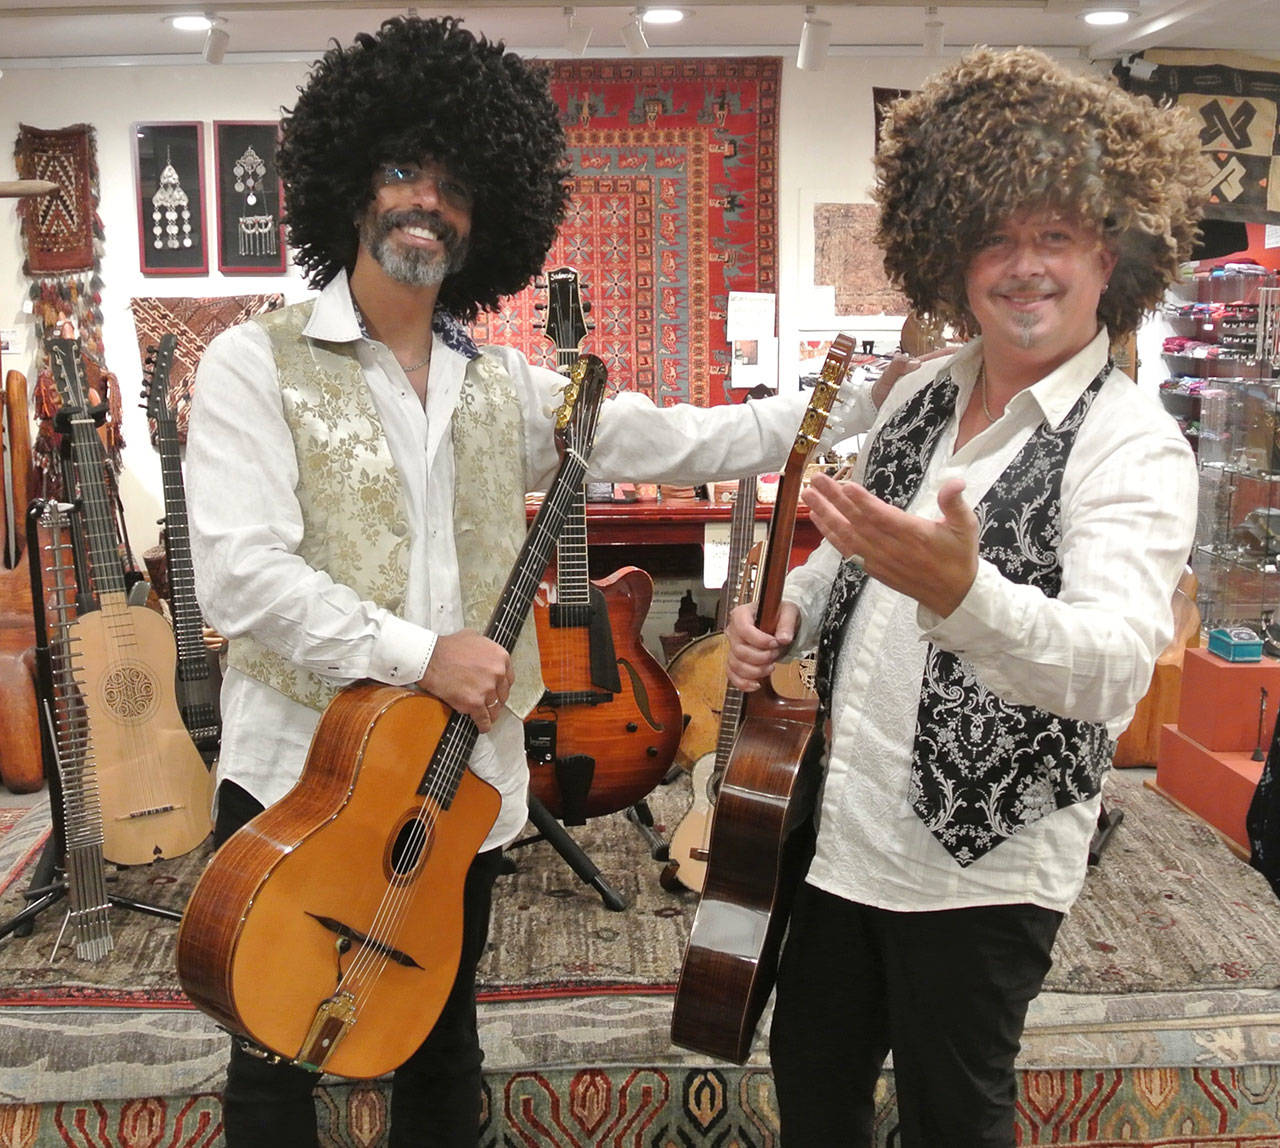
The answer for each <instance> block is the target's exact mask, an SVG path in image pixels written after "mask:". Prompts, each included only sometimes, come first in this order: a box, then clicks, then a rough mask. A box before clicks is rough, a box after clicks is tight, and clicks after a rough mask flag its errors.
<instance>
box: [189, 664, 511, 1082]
mask: <svg viewBox="0 0 1280 1148" xmlns="http://www.w3.org/2000/svg"><path fill="white" fill-rule="evenodd" d="M449 714H450V711H449V709H448V708H447V707H446V706H445V705H444V703H442V702H440V701H439V700H438V699H436V698H433V697H430V696H429V695H426V694H420V693H415V692H413V691H410V690H405V689H401V688H398V687H395V686H385V685H379V684H376V683H362V684H360V685H356V686H352V687H350V688H348V689H346V690H344V691H343V692H342V693H340V694H338V696H337V697H336V698H335V699H334V700H333V701H332V702H331V703H330V704H329V706H328V708H327V709H326V710H325V713H324V716H323V717H322V718H321V721H320V725H319V727H318V728H317V730H316V734H315V737H314V739H313V740H312V743H311V751H310V753H309V754H308V756H307V762H306V765H305V767H304V769H303V773H302V777H301V779H300V780H299V781H298V783H297V785H296V786H295V787H294V788H293V789H292V790H290V791H289V793H288V794H286V795H285V797H284V798H283V799H281V800H280V801H279V802H277V803H276V804H274V805H272V806H271V807H269V808H268V809H266V810H265V811H264V812H262V813H261V814H259V815H258V816H257V817H255V818H254V819H253V820H252V821H250V822H249V824H248V825H246V826H245V827H244V828H243V829H241V830H240V831H239V832H238V833H235V834H233V835H232V837H231V838H230V839H229V840H228V841H227V842H226V843H225V844H224V845H223V846H222V847H221V848H220V849H219V850H218V852H217V853H216V854H214V857H213V860H212V861H211V862H210V864H209V866H208V868H207V869H206V870H205V872H204V874H203V875H202V876H201V878H200V880H199V881H198V882H197V884H196V887H195V890H194V891H193V892H192V895H191V900H190V901H189V903H188V905H187V910H186V913H185V915H184V916H183V919H182V926H181V929H180V930H179V933H178V945H177V963H178V978H179V980H180V982H181V984H182V987H183V990H184V991H185V992H186V993H187V995H188V996H189V997H191V999H192V1000H193V1001H194V1002H195V1003H196V1004H197V1005H198V1006H199V1007H200V1008H202V1009H203V1010H205V1011H206V1012H208V1013H210V1014H211V1015H212V1016H213V1017H214V1018H215V1019H217V1020H218V1021H219V1022H220V1023H222V1024H224V1025H226V1026H227V1027H228V1028H231V1029H233V1030H234V1031H236V1032H238V1033H241V1034H243V1035H244V1036H247V1037H248V1038H249V1039H250V1040H252V1041H253V1042H254V1043H255V1044H258V1045H260V1046H262V1047H263V1048H266V1049H269V1050H270V1051H272V1052H275V1053H277V1054H279V1055H281V1056H284V1057H287V1058H290V1059H294V1058H300V1059H302V1060H303V1061H306V1062H308V1063H312V1064H314V1063H315V1059H316V1058H317V1053H316V1050H315V1049H312V1050H310V1051H307V1050H306V1047H305V1046H306V1045H307V1038H308V1032H309V1030H310V1029H311V1027H312V1022H313V1019H314V1018H315V1016H316V1013H317V1010H318V1009H320V1007H321V1006H322V1005H323V1004H324V1003H325V1002H326V1001H327V1000H329V999H330V998H331V997H333V996H334V994H335V989H338V988H340V989H342V990H344V991H346V990H349V991H350V992H351V994H352V997H353V1000H354V1001H355V1010H356V1011H355V1016H354V1019H353V1023H351V1024H350V1026H349V1027H348V1028H347V1031H346V1033H345V1034H344V1035H343V1036H342V1039H341V1040H338V1041H336V1043H335V1045H334V1049H333V1052H332V1054H331V1056H330V1058H329V1059H328V1060H327V1062H326V1063H325V1064H324V1069H325V1071H327V1072H335V1073H337V1074H339V1075H341V1076H352V1077H361V1078H367V1077H373V1076H379V1075H381V1074H382V1073H384V1072H388V1071H390V1070H392V1069H394V1068H396V1067H397V1066H398V1065H400V1064H403V1063H404V1061H406V1060H407V1059H408V1058H409V1056H411V1055H412V1054H413V1053H414V1052H415V1051H416V1050H417V1048H418V1046H419V1045H420V1044H421V1043H422V1041H423V1040H424V1039H426V1037H427V1034H428V1033H429V1032H430V1031H431V1028H432V1026H433V1025H434V1024H435V1021H436V1018H437V1017H438V1016H439V1015H440V1010H441V1009H442V1008H443V1007H444V1002H445V999H446V998H447V996H448V994H449V989H450V988H451V986H452V984H453V980H454V977H455V976H456V975H457V968H458V957H459V953H460V951H461V944H462V889H463V881H464V878H465V876H466V871H467V868H468V867H469V865H470V864H471V861H472V859H473V858H474V857H475V855H476V853H477V851H478V850H479V848H480V846H481V844H483V842H484V838H485V836H486V835H487V834H488V832H489V830H490V828H491V827H492V826H493V823H494V821H496V820H497V816H498V808H499V805H500V803H501V799H500V797H499V795H498V792H497V791H496V790H495V789H494V788H493V787H492V786H490V785H488V784H487V783H485V782H483V781H481V780H480V779H479V778H477V777H476V776H475V775H474V774H472V773H471V772H470V771H467V772H465V773H464V774H463V776H462V781H461V783H460V784H459V786H458V789H457V792H456V794H455V796H454V798H453V800H452V802H450V803H449V806H448V808H447V809H441V808H440V807H439V806H438V805H436V804H435V803H433V802H431V801H430V800H429V799H424V798H423V797H420V796H418V794H417V792H416V790H417V787H418V785H419V782H420V781H421V778H422V766H423V762H424V758H425V757H426V756H427V755H426V754H425V753H424V748H425V749H426V750H430V748H431V747H432V746H433V745H434V744H435V743H436V741H438V739H439V737H440V733H441V731H442V730H443V728H444V725H445V722H446V720H447V719H448V717H449ZM424 806H425V807H427V808H428V809H429V810H430V812H431V814H432V817H431V818H430V820H431V821H432V823H433V825H432V829H431V831H430V833H429V835H428V838H427V840H426V842H425V844H424V845H423V847H422V848H421V850H420V851H417V852H412V851H406V850H405V848H404V841H403V835H404V831H405V827H406V826H407V825H409V824H410V823H411V822H412V821H413V819H414V818H415V816H417V815H418V814H419V812H420V811H421V810H422V809H423V808H424ZM397 899H398V909H397V911H396V913H395V914H394V915H393V917H392V918H390V919H388V917H387V916H386V913H385V909H384V908H383V906H384V901H386V900H397ZM339 928H343V929H345V930H348V931H349V932H348V935H349V936H357V937H360V938H372V939H373V941H375V942H381V943H382V944H383V945H385V946H387V947H389V948H391V949H394V950H396V951H398V952H399V953H403V954H405V956H406V958H407V962H398V961H396V960H390V959H379V954H378V952H377V951H376V950H375V948H374V947H373V946H371V945H369V944H366V943H363V942H362V941H361V940H353V941H351V942H350V943H349V944H345V945H344V943H343V942H342V941H341V939H340V937H339V934H338V931H337V930H338V929H339ZM361 1022H363V1023H361Z"/></svg>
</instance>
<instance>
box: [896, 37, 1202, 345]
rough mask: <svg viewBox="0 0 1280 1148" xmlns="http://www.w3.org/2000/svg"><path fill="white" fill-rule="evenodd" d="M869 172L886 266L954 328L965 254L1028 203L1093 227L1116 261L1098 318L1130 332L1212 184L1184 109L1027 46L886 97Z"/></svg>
mask: <svg viewBox="0 0 1280 1148" xmlns="http://www.w3.org/2000/svg"><path fill="white" fill-rule="evenodd" d="M876 169H877V179H876V187H875V192H874V196H875V200H876V203H877V204H878V205H879V207H880V223H879V229H878V232H877V236H876V238H877V240H878V242H879V243H880V245H881V246H882V248H883V249H884V252H885V259H884V264H885V270H886V271H887V272H888V274H889V276H890V278H891V279H892V280H893V282H894V283H895V284H896V285H897V286H898V287H899V288H900V289H901V290H902V291H903V292H904V293H905V294H906V296H907V298H908V299H909V300H910V301H911V303H912V305H913V306H914V307H915V309H916V310H917V311H919V312H921V313H922V314H925V315H928V316H930V317H932V318H934V319H936V320H941V321H945V322H948V323H951V324H952V325H954V326H955V327H956V328H957V329H958V330H959V331H961V332H962V333H964V334H965V335H974V334H976V333H977V323H976V321H975V319H974V317H973V315H972V313H971V312H970V310H969V307H968V304H967V302H966V300H965V292H964V272H965V267H966V266H967V264H968V260H969V258H970V256H971V255H972V254H973V253H974V252H975V251H976V250H977V244H978V242H979V240H980V239H981V238H982V237H983V236H984V235H985V234H987V233H988V232H989V231H990V230H991V229H992V228H993V227H995V226H998V225H999V224H1000V223H1002V222H1003V221H1004V220H1006V219H1007V218H1008V217H1009V216H1010V215H1012V214H1013V213H1014V212H1016V211H1020V210H1025V209H1032V210H1041V209H1046V210H1051V211H1060V212H1062V213H1063V214H1064V215H1068V216H1072V217H1075V218H1076V219H1078V220H1080V221H1082V222H1085V223H1091V224H1093V225H1094V226H1095V227H1096V228H1097V229H1098V232H1099V234H1100V236H1101V237H1102V239H1103V242H1105V243H1106V244H1107V246H1108V247H1109V248H1110V249H1111V251H1113V252H1114V253H1115V255H1116V260H1117V261H1116V267H1115V270H1114V272H1113V273H1112V275H1111V283H1110V286H1109V287H1108V289H1107V291H1106V292H1105V293H1104V294H1103V296H1102V300H1101V302H1100V303H1099V305H1098V318H1099V319H1100V320H1101V321H1102V322H1103V323H1105V324H1106V326H1107V329H1108V331H1109V332H1110V333H1111V335H1112V337H1113V338H1114V337H1116V336H1119V335H1123V334H1126V333H1127V332H1129V331H1132V330H1133V329H1134V328H1136V327H1137V325H1138V323H1139V322H1140V320H1141V319H1142V316H1143V315H1144V314H1145V313H1146V312H1147V311H1149V310H1151V309H1152V308H1153V307H1155V306H1156V304H1157V303H1158V302H1159V301H1160V297H1161V296H1162V295H1163V294H1164V291H1165V289H1166V288H1167V287H1168V285H1169V284H1170V283H1171V282H1173V281H1174V279H1175V278H1176V277H1177V274H1178V266H1179V264H1180V263H1183V262H1184V261H1186V260H1187V259H1188V258H1189V257H1190V254H1191V248H1192V244H1193V243H1194V241H1195V238H1196V231H1197V229H1196V222H1197V220H1198V219H1199V217H1200V208H1201V206H1202V204H1203V202H1204V199H1205V194H1206V189H1207V187H1208V180H1209V172H1208V169H1207V166H1206V163H1205V160H1204V158H1203V157H1202V155H1201V153H1200V140H1199V136H1198V134H1197V130H1196V126H1195V123H1194V120H1193V118H1192V116H1191V115H1190V113H1189V112H1187V111H1185V110H1184V109H1180V108H1176V107H1157V106H1156V105H1155V104H1153V103H1152V102H1151V100H1150V99H1148V98H1147V97H1145V96H1137V95H1134V94H1132V93H1129V92H1125V91H1123V90H1121V89H1120V88H1119V87H1117V86H1116V85H1115V84H1114V83H1113V82H1111V81H1110V80H1104V79H1101V78H1098V77H1094V76H1082V75H1078V74H1076V73H1074V72H1071V71H1069V70H1067V69H1066V68H1064V67H1063V66H1061V65H1060V64H1057V63H1055V62H1054V61H1053V60H1051V59H1049V57H1048V56H1046V55H1044V54H1043V53H1042V52H1038V51H1035V50H1034V49H1030V48H1013V49H1009V50H1004V51H995V50H992V49H990V48H978V49H975V50H974V51H972V52H970V53H968V54H967V55H966V56H964V58H963V59H961V60H960V61H959V62H958V63H956V64H955V65H953V66H952V67H950V68H948V69H947V70H946V71H944V72H942V73H940V74H939V75H937V76H936V77H934V78H932V79H930V80H929V81H928V82H927V83H926V84H925V86H924V88H923V89H922V90H921V91H919V92H917V93H915V94H914V95H911V96H908V97H906V98H905V99H902V100H900V101H899V102H898V103H896V104H894V105H893V108H892V110H891V113H890V116H889V119H888V122H887V123H886V125H885V128H884V133H883V137H882V139H881V143H880V153H879V155H878V157H877V161H876Z"/></svg>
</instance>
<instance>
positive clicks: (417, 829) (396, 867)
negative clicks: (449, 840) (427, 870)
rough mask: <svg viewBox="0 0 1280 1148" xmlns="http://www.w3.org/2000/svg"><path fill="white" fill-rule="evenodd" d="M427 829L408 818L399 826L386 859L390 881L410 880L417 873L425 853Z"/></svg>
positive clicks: (415, 819)
mask: <svg viewBox="0 0 1280 1148" xmlns="http://www.w3.org/2000/svg"><path fill="white" fill-rule="evenodd" d="M428 829H429V826H428V825H426V824H424V823H423V822H422V821H419V820H418V819H417V818H416V817H410V818H409V820H408V821H406V822H405V823H404V824H403V825H402V826H400V831H399V832H398V833H397V834H396V837H395V840H394V841H393V842H392V843H391V853H390V856H388V858H387V865H388V868H389V869H390V870H391V873H390V877H391V879H392V880H394V881H404V880H406V879H408V878H411V877H412V876H413V875H414V873H415V872H416V871H417V868H418V866H419V865H420V864H421V863H422V858H423V856H424V855H425V853H426V851H427V846H428V840H427V832H428Z"/></svg>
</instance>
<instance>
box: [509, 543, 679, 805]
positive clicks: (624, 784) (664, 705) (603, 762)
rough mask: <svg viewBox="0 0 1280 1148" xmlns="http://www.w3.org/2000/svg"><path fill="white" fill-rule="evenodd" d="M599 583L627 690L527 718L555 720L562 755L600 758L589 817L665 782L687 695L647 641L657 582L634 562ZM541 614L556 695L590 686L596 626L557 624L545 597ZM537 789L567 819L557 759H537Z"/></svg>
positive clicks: (542, 644)
mask: <svg viewBox="0 0 1280 1148" xmlns="http://www.w3.org/2000/svg"><path fill="white" fill-rule="evenodd" d="M592 584H593V585H594V586H596V587H597V588H598V589H599V590H600V591H601V592H602V593H603V594H604V600H605V605H606V607H607V610H608V615H609V624H610V627H611V628H612V631H613V642H614V654H615V656H616V658H617V662H618V670H619V678H620V681H621V683H622V692H621V693H619V694H616V695H614V696H613V697H612V698H610V699H608V700H604V701H600V702H598V703H595V704H592V703H590V702H580V703H571V704H563V705H558V706H548V705H546V704H541V705H538V706H536V707H535V708H534V710H533V712H532V713H530V714H529V716H528V718H527V719H526V720H527V721H537V720H548V721H553V722H554V723H555V731H556V756H557V757H558V758H562V759H563V758H566V757H571V756H574V755H579V754H580V755H584V756H587V757H591V758H594V759H595V771H594V773H593V775H592V779H591V788H590V790H589V792H588V794H587V798H586V816H587V817H601V816H604V815H605V814H608V813H616V812H617V811H618V810H620V809H626V808H628V807H629V806H632V805H634V804H635V803H636V802H637V801H640V800H641V799H642V798H643V797H645V795H646V794H648V793H650V792H651V791H652V790H653V788H654V786H656V785H657V784H658V782H660V781H661V780H662V778H663V776H664V775H665V774H666V772H667V769H668V767H669V766H670V765H671V759H672V758H673V757H674V756H675V752H676V746H677V745H679V743H680V734H681V730H682V721H681V712H680V695H679V694H678V693H677V692H676V688H675V686H674V685H673V684H672V681H671V678H670V677H669V676H668V675H667V673H666V671H665V670H664V669H663V668H662V667H661V666H660V665H659V664H658V661H657V659H656V658H654V656H653V655H652V654H650V653H649V651H648V650H647V649H646V648H645V646H644V643H643V642H642V641H641V640H640V628H641V626H642V625H643V624H644V619H645V617H646V616H647V615H648V613H649V604H650V602H652V600H653V579H652V578H650V577H649V575H648V574H646V573H645V572H644V571H643V570H640V569H637V568H636V567H634V566H626V567H623V568H622V569H621V570H617V571H615V572H614V573H613V574H611V575H609V577H607V578H603V579H600V580H599V581H595V582H593V583H592ZM533 618H534V624H535V625H536V626H537V630H538V648H539V651H540V658H541V663H542V677H543V681H544V683H545V684H546V687H547V690H548V692H549V693H556V692H564V693H570V692H573V691H580V690H583V689H584V688H585V687H588V686H589V685H590V677H589V672H588V671H589V667H590V650H589V640H588V639H589V635H588V631H587V630H586V629H585V628H578V627H571V628H566V629H559V628H556V627H553V626H552V625H551V621H550V608H549V604H548V602H547V601H546V597H545V595H540V599H538V600H535V602H534V607H533ZM529 789H530V792H531V793H532V794H533V795H534V796H535V797H536V798H538V800H539V801H541V802H542V803H543V805H545V806H546V807H547V808H548V809H549V810H551V812H552V813H553V814H554V815H555V816H556V817H563V816H564V802H563V800H562V794H561V790H560V785H559V783H558V781H557V779H556V772H555V765H554V764H551V763H546V762H538V761H535V760H533V759H532V758H531V759H530V761H529Z"/></svg>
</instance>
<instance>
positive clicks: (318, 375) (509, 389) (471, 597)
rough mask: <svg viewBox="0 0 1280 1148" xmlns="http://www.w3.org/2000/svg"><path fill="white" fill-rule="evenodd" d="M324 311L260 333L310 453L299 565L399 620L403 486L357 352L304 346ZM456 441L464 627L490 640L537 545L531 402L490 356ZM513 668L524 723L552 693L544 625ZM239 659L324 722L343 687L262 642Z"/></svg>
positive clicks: (241, 666) (303, 458)
mask: <svg viewBox="0 0 1280 1148" xmlns="http://www.w3.org/2000/svg"><path fill="white" fill-rule="evenodd" d="M311 308H312V303H310V302H306V303H299V304H296V305H294V306H292V307H286V308H284V309H283V310H280V311H273V312H271V313H270V314H267V315H263V316H261V317H259V318H256V319H254V320H253V321H254V322H256V323H260V324H261V325H262V326H263V328H264V329H265V330H266V332H267V334H268V336H269V337H270V339H271V347H272V352H273V353H274V355H275V361H276V372H277V376H278V378H279V383H280V394H281V398H282V400H283V404H284V417H285V421H286V423H287V424H288V426H289V430H290V432H291V433H292V435H293V441H294V449H295V450H296V452H297V460H298V486H297V489H296V492H295V493H296V494H297V496H298V503H299V505H300V506H301V509H302V519H303V533H302V541H301V542H300V543H299V544H298V554H299V556H300V557H302V558H303V559H305V561H306V562H307V564H308V565H309V566H312V567H314V568H315V569H317V570H323V571H325V573H327V574H329V575H330V577H332V578H333V579H334V581H336V582H338V583H340V584H342V585H344V586H349V587H351V589H353V590H354V591H355V592H356V593H357V594H359V595H360V596H361V597H362V598H365V599H367V600H369V601H371V602H374V603H375V604H376V605H378V606H382V607H384V608H385V609H387V610H390V611H391V612H392V613H399V612H400V611H401V609H402V608H403V606H404V599H405V592H406V588H407V586H408V580H409V545H410V539H409V516H408V510H407V504H406V502H405V496H404V492H403V490H402V489H401V485H400V477H399V473H398V472H397V470H396V468H395V463H394V461H393V460H392V457H391V448H390V446H389V445H388V443H387V439H386V435H385V434H384V433H383V429H382V423H381V420H380V419H379V417H378V412H377V408H376V407H375V406H374V402H373V397H372V396H371V395H370V393H369V388H368V385H367V384H366V383H365V380H364V374H363V372H362V371H361V369H360V364H359V362H358V360H357V359H356V352H355V344H352V343H329V342H324V341H322V340H318V339H309V338H307V337H305V336H304V335H303V333H302V332H303V328H304V327H305V326H306V323H307V320H308V319H309V318H310V316H311ZM450 431H451V435H452V440H453V457H454V480H455V481H454V505H453V529H454V542H455V546H456V550H457V556H458V569H459V575H460V578H459V580H460V583H461V590H462V608H463V619H464V621H465V623H466V625H467V626H468V627H470V628H472V629H476V630H479V631H481V632H483V631H484V629H485V627H486V626H487V625H488V623H489V619H490V617H491V615H492V613H493V609H494V607H495V605H496V604H497V602H498V599H499V597H500V596H501V594H502V590H503V588H504V586H505V585H506V582H507V576H508V574H509V573H510V571H511V569H512V567H513V566H514V565H515V561H516V558H517V556H518V554H519V551H520V546H521V544H522V543H523V541H524V537H525V533H526V528H525V502H524V495H525V490H524V474H525V464H524V428H523V424H522V420H521V415H520V403H519V397H518V395H517V394H516V390H515V385H514V384H513V383H512V381H511V378H510V376H509V375H508V374H507V373H506V371H505V369H504V368H503V367H502V366H501V364H500V363H499V362H498V360H497V359H496V358H494V357H492V356H491V355H486V354H484V353H481V354H480V355H479V357H477V358H474V359H472V360H471V361H470V362H469V363H468V365H467V370H466V376H465V378H464V380H463V383H462V389H461V391H460V392H459V395H458V403H457V407H456V408H455V410H454V413H453V418H452V422H451V427H450ZM537 574H539V575H540V574H541V571H538V572H537ZM511 657H512V661H513V663H514V669H515V684H514V685H513V687H512V689H511V694H510V696H509V697H508V699H507V706H508V708H510V709H511V710H512V711H513V712H514V713H515V714H516V715H517V716H520V717H523V716H524V715H525V714H527V713H528V712H529V711H530V710H531V709H532V708H533V706H534V704H535V703H536V702H537V701H538V699H539V698H540V697H541V696H542V693H543V689H544V687H543V684H542V675H541V671H540V665H539V661H538V647H537V639H536V636H535V634H534V627H533V624H532V622H529V623H528V624H526V625H525V627H524V628H523V629H522V631H521V635H520V638H519V640H518V641H517V642H516V645H515V649H514V650H513V651H512V654H511ZM227 658H228V662H229V664H230V665H232V666H234V667H235V668H236V669H238V670H240V671H241V672H242V673H245V674H248V675H249V676H250V677H251V678H254V679H256V680H257V681H260V682H262V683H264V684H265V685H268V686H271V687H272V688H273V689H276V690H279V691H280V692H281V693H282V694H284V695H286V696H287V697H290V698H292V699H293V700H294V701H297V702H301V703H302V704H303V705H305V706H310V707H311V708H312V709H317V710H322V709H324V707H325V706H326V705H327V704H328V703H329V701H330V699H331V698H332V697H333V696H334V694H336V693H337V692H338V689H339V688H340V687H339V686H337V685H335V684H334V683H332V682H330V681H328V680H326V679H324V678H322V677H320V676H318V675H317V674H313V673H311V672H310V671H308V670H304V669H302V668H301V667H299V666H297V665H294V663H292V662H290V661H289V660H288V659H287V658H286V657H284V656H283V655H282V654H279V653H277V652H276V651H274V650H271V649H268V648H267V647H266V646H265V645H263V644H262V643H261V642H259V641H257V640H256V639H255V638H253V637H251V636H249V635H245V636H243V637H239V638H234V639H232V640H231V642H230V645H229V648H228V652H227Z"/></svg>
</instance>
